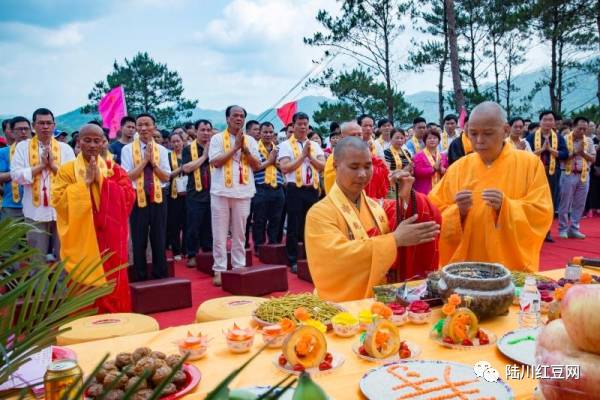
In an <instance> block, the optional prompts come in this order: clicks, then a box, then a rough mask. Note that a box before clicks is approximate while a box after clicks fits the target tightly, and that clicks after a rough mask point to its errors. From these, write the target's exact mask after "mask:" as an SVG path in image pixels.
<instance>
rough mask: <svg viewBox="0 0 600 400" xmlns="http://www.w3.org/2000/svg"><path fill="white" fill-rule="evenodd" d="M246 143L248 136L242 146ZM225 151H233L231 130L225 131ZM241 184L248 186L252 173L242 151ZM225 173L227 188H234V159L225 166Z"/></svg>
mask: <svg viewBox="0 0 600 400" xmlns="http://www.w3.org/2000/svg"><path fill="white" fill-rule="evenodd" d="M245 141H246V136H245V135H244V138H243V141H242V146H244V142H245ZM223 149H224V150H225V152H228V151H229V150H230V149H231V135H230V134H229V130H228V129H225V130H224V131H223ZM240 153H241V154H240V183H241V184H243V185H247V184H248V182H250V173H249V169H248V161H247V160H246V156H245V155H244V153H243V152H242V151H240ZM223 171H224V172H225V187H232V186H233V157H231V158H230V159H229V160H227V162H226V163H225V165H224V166H223Z"/></svg>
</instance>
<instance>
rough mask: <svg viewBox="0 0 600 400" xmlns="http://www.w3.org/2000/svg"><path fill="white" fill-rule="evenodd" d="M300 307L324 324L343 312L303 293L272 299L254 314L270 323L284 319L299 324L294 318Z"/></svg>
mask: <svg viewBox="0 0 600 400" xmlns="http://www.w3.org/2000/svg"><path fill="white" fill-rule="evenodd" d="M299 307H304V308H305V309H306V310H307V311H308V312H309V313H310V315H311V317H312V318H313V319H316V320H318V321H321V322H323V323H328V322H330V321H331V318H333V316H334V315H336V314H337V313H339V312H340V311H343V310H342V309H341V308H340V307H339V306H336V305H334V304H332V303H329V302H327V301H324V300H321V299H320V298H318V297H317V296H315V295H313V294H310V293H303V294H288V295H285V296H282V297H277V298H272V299H271V300H269V301H265V302H264V303H262V304H261V305H260V306H258V308H257V309H256V311H255V312H254V313H255V315H256V317H257V318H260V319H261V320H263V321H266V322H269V323H277V322H279V321H281V320H282V319H283V318H290V319H292V320H294V321H295V322H299V321H298V319H297V318H296V317H295V316H294V310H296V309H297V308H299Z"/></svg>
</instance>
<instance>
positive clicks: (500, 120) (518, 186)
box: [429, 102, 553, 271]
mask: <svg viewBox="0 0 600 400" xmlns="http://www.w3.org/2000/svg"><path fill="white" fill-rule="evenodd" d="M509 130H510V127H509V125H508V122H507V120H506V113H505V112H504V110H503V109H502V108H501V107H500V106H499V105H498V104H496V103H493V102H484V103H481V104H479V105H478V106H477V107H475V108H474V109H473V111H472V113H471V116H470V119H469V127H468V135H469V139H470V142H471V143H472V145H473V150H474V153H471V154H469V155H466V156H464V157H462V158H461V159H459V160H458V161H456V162H455V163H454V164H452V165H451V166H450V168H449V169H448V171H447V172H446V175H444V177H443V178H442V180H441V181H440V182H439V183H438V184H437V185H436V186H435V187H434V188H433V190H432V191H431V192H430V193H429V199H430V200H431V202H432V203H433V204H434V205H435V206H437V207H438V208H439V210H440V211H441V213H442V219H443V224H442V232H441V236H440V264H441V265H446V264H448V263H452V262H460V261H483V262H496V263H501V264H503V265H504V266H506V267H507V268H509V269H511V270H521V271H537V270H538V269H539V258H540V251H541V247H542V243H543V241H544V238H545V237H546V233H547V232H548V229H549V228H550V225H551V224H552V210H553V208H552V198H551V196H550V189H549V187H548V182H547V180H546V174H545V172H544V166H543V165H542V163H541V161H540V159H539V158H538V157H536V156H535V155H534V154H532V153H528V152H525V151H519V150H515V149H513V148H512V146H510V145H506V142H505V141H504V139H505V138H506V136H507V135H508V133H509Z"/></svg>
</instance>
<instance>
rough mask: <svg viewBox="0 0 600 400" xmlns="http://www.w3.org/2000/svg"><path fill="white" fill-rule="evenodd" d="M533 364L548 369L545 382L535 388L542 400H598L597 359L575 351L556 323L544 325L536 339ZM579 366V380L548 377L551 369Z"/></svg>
mask: <svg viewBox="0 0 600 400" xmlns="http://www.w3.org/2000/svg"><path fill="white" fill-rule="evenodd" d="M535 359H536V364H537V365H540V366H546V365H547V366H549V367H548V369H547V370H546V373H547V375H549V376H550V378H549V379H540V380H539V387H540V390H541V391H542V394H543V395H544V399H545V400H566V399H569V400H590V399H599V398H600V397H599V396H598V387H600V356H598V355H596V354H592V353H586V352H585V351H581V350H579V349H578V348H577V347H576V346H575V344H574V343H573V341H572V340H571V338H570V337H569V334H568V333H567V330H566V329H565V325H564V323H563V322H562V321H561V320H560V319H558V320H554V321H551V322H550V323H549V324H548V325H546V326H545V327H544V328H543V329H542V331H541V332H540V334H539V335H538V337H537V342H536V350H535ZM553 365H554V366H560V367H561V368H562V373H563V375H564V374H565V373H566V370H565V369H564V367H563V366H566V365H569V366H577V365H578V366H579V379H575V378H574V377H569V379H565V376H562V377H556V378H553V377H552V368H551V366H553Z"/></svg>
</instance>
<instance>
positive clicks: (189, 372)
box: [85, 364, 202, 400]
mask: <svg viewBox="0 0 600 400" xmlns="http://www.w3.org/2000/svg"><path fill="white" fill-rule="evenodd" d="M183 373H184V374H185V386H184V387H182V388H181V389H179V391H177V392H175V393H173V394H169V395H167V396H163V397H161V400H173V399H177V398H179V397H182V396H184V395H186V394H188V393H189V392H191V391H192V390H193V389H194V388H195V387H196V386H198V384H199V383H200V378H201V377H202V374H201V373H200V370H199V369H198V368H197V367H196V366H195V365H191V364H183ZM85 398H86V399H91V397H89V396H88V395H87V389H86V396H85Z"/></svg>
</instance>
